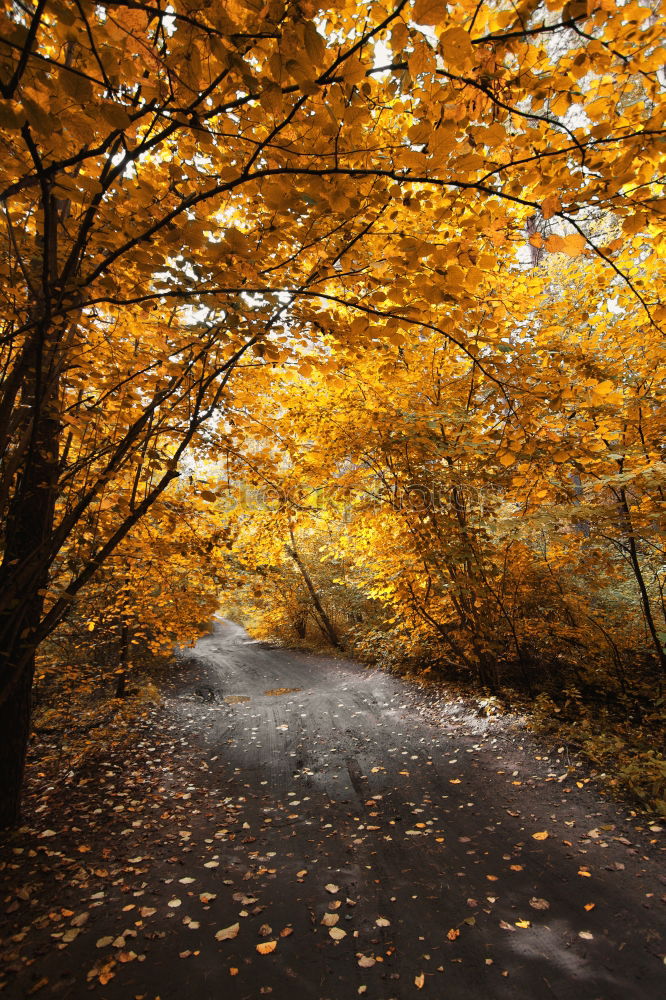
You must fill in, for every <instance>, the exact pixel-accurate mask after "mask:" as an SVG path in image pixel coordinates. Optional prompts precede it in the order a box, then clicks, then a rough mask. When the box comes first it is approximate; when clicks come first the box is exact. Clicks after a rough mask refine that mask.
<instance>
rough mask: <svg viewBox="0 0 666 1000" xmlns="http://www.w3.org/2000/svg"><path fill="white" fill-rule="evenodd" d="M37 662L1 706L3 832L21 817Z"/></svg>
mask: <svg viewBox="0 0 666 1000" xmlns="http://www.w3.org/2000/svg"><path fill="white" fill-rule="evenodd" d="M33 673H34V659H33V660H32V661H31V662H30V665H29V667H28V668H27V669H25V670H24V671H23V673H22V675H21V678H20V680H19V682H18V683H17V684H16V685H15V687H14V690H13V692H12V696H11V698H8V699H7V700H6V701H5V702H3V703H2V704H0V732H1V733H2V744H1V746H2V749H1V750H0V789H1V790H2V791H1V793H0V830H4V829H7V828H8V827H12V826H15V825H16V824H17V822H18V820H19V816H20V806H21V790H22V787H23V772H24V769H25V758H26V753H27V750H28V739H29V736H30V716H31V707H32V706H31V700H32V678H33Z"/></svg>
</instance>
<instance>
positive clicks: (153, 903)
mask: <svg viewBox="0 0 666 1000" xmlns="http://www.w3.org/2000/svg"><path fill="white" fill-rule="evenodd" d="M188 664H189V665H188V667H187V668H186V669H184V670H183V672H182V678H181V680H180V681H179V682H178V685H177V686H176V688H175V689H174V691H173V692H172V696H171V697H170V699H169V701H168V703H167V711H168V715H167V716H165V717H164V721H163V726H164V729H165V732H167V731H168V732H171V733H177V734H178V741H179V746H180V750H181V755H182V754H183V753H184V754H185V758H184V759H185V760H186V761H187V760H188V755H192V759H193V760H194V756H195V755H196V759H197V761H198V762H199V763H198V764H197V766H196V769H194V768H193V771H192V774H191V775H190V777H189V780H190V785H189V786H188V787H189V789H190V790H189V791H188V792H185V793H182V792H179V793H178V794H179V795H180V796H181V801H182V795H183V794H184V796H185V803H184V808H185V813H184V814H182V815H181V819H180V826H181V829H180V830H179V829H174V828H173V827H172V826H167V824H166V821H163V822H162V827H160V825H159V822H157V821H155V822H153V823H152V824H151V823H145V822H144V824H143V828H144V829H146V830H149V831H150V840H149V843H150V845H151V847H150V852H151V864H150V866H149V870H148V869H145V868H144V869H141V871H144V872H145V871H147V872H148V873H147V874H143V876H142V877H143V882H142V883H141V881H140V880H139V881H137V879H136V878H134V876H133V875H132V876H130V875H124V876H121V882H122V879H123V878H124V879H125V882H126V883H127V884H126V885H125V888H124V889H123V886H122V885H121V886H120V888H118V886H117V884H116V882H115V881H114V882H113V886H114V887H115V888H112V889H109V890H107V894H106V897H105V899H104V906H100V907H98V908H96V909H92V910H90V911H89V912H90V914H91V916H90V919H88V918H87V924H86V933H85V934H81V935H79V936H77V939H76V941H74V942H73V943H72V944H71V945H70V946H69V948H67V949H65V950H63V951H61V952H59V953H55V954H54V953H51V952H49V951H48V948H45V949H44V950H43V951H42V953H41V954H39V955H38V956H37V957H36V959H35V960H34V961H33V963H32V964H31V965H30V966H29V968H26V969H24V970H22V971H21V972H20V973H19V975H18V977H17V978H14V979H10V980H9V986H8V989H11V990H13V991H16V990H17V987H18V990H19V991H18V992H14V995H16V996H27V995H28V994H29V986H30V983H32V984H33V985H34V982H35V980H36V979H37V978H38V977H39V975H40V974H42V973H44V977H45V978H47V979H48V985H46V986H45V989H46V990H50V989H53V992H54V993H57V995H60V996H64V997H74V998H78V997H80V996H82V995H85V992H86V990H87V989H88V988H91V989H92V988H94V989H95V991H96V995H97V996H100V997H102V998H105V1000H116V998H121V997H122V998H131V997H145V998H150V1000H152V998H155V997H160V998H161V1000H176V998H178V1000H182V997H183V996H184V995H187V996H191V997H193V998H197V1000H209V998H210V1000H213V998H214V1000H220V998H222V997H226V998H231V1000H244V998H248V1000H255V998H258V997H260V996H264V995H270V996H272V997H273V998H274V1000H293V998H294V997H298V1000H351V998H353V997H357V996H365V997H367V998H368V1000H392V998H393V1000H407V998H412V997H418V996H423V997H427V996H430V997H436V998H442V1000H444V998H446V1000H476V998H493V1000H494V998H497V1000H504V998H511V1000H517V998H520V1000H533V998H558V1000H652V998H655V1000H656V998H658V997H659V998H660V997H662V996H663V995H665V994H666V975H665V972H666V969H665V966H664V963H663V956H664V953H665V952H666V944H665V942H664V930H665V925H664V917H663V894H664V892H665V891H666V890H665V887H664V882H665V881H666V880H665V879H664V875H663V873H664V867H663V856H664V855H663V842H662V841H661V839H660V838H661V837H662V833H661V831H660V824H658V823H652V824H651V823H650V821H649V820H648V821H646V820H642V821H641V820H640V819H639V820H630V819H629V818H627V815H626V813H623V811H622V810H621V809H619V808H617V807H616V806H614V805H613V804H611V803H608V802H606V801H604V800H602V799H600V798H599V797H598V795H597V793H596V791H595V789H594V788H593V787H592V785H591V784H586V783H585V782H584V781H583V780H582V771H580V770H578V771H577V770H576V769H575V768H574V769H572V770H571V771H569V770H568V768H567V764H568V760H567V759H566V755H565V753H564V752H563V753H561V754H560V756H557V754H553V755H551V756H550V757H548V756H547V755H546V754H545V753H544V752H543V750H539V748H538V746H537V744H535V743H534V742H533V741H532V739H531V738H530V737H529V736H528V735H527V734H525V733H524V731H522V730H521V729H520V728H519V727H516V726H514V725H511V724H510V723H509V722H507V721H506V720H501V719H500V720H496V719H491V720H485V719H481V718H479V717H477V716H475V715H474V714H473V713H469V712H468V713H458V714H456V713H455V712H453V711H452V710H448V711H445V712H444V713H443V716H442V719H441V721H440V722H439V723H435V722H433V721H432V719H431V720H430V721H429V720H428V718H426V717H424V715H423V714H422V713H420V712H419V711H418V701H419V698H420V697H421V696H420V695H419V694H418V692H414V691H412V690H410V689H409V688H408V687H407V686H406V685H405V684H403V683H402V682H400V681H398V680H396V679H394V678H391V677H389V676H387V675H386V674H383V673H381V672H379V671H375V670H367V669H365V668H363V667H361V666H359V665H357V664H354V663H350V662H347V661H344V660H331V659H324V658H322V657H314V656H307V655H304V654H299V653H295V652H290V651H285V650H277V649H274V648H271V647H269V646H266V645H264V644H261V643H257V642H253V641H252V640H250V639H249V638H248V636H247V635H246V633H245V632H244V631H243V630H242V629H241V628H239V627H238V626H236V625H233V624H231V623H228V622H222V623H219V624H218V625H217V626H216V628H215V631H214V633H213V634H211V635H210V636H209V637H206V638H204V639H203V640H201V641H200V642H199V644H198V646H197V648H196V651H195V653H194V655H193V656H191V657H189V660H188ZM431 715H432V713H431ZM180 759H181V767H182V760H183V758H182V756H181V758H180ZM185 766H186V765H185ZM164 780H165V779H164V777H163V775H161V774H159V773H158V772H157V771H156V772H155V782H156V783H157V784H159V782H160V781H161V782H164ZM203 786H205V795H206V799H205V802H203V804H202V803H201V802H200V801H199V800H198V799H197V790H200V789H201V788H202V787H203ZM163 788H164V785H163V784H162V785H161V786H160V790H163ZM190 795H191V796H192V798H191V800H190V799H189V796H190ZM190 801H191V809H189V811H188V803H189V802H190ZM637 827H638V828H637ZM650 827H652V829H650ZM129 831H130V834H131V827H130V828H129ZM123 832H124V833H125V834H127V830H125V831H123ZM146 836H148V834H146ZM143 843H144V852H146V853H147V852H148V848H147V847H146V846H145V845H146V843H147V841H144V842H143ZM137 849H138V848H137V846H131V847H128V848H127V852H126V853H127V854H129V851H130V850H137ZM95 850H99V847H96V848H95ZM660 858H661V863H660ZM130 860H132V859H130ZM134 860H136V859H134ZM140 860H141V857H140V856H139V861H140ZM144 863H145V864H147V862H146V861H145V859H144ZM90 870H93V869H92V867H91V868H90ZM130 870H132V869H131V866H130ZM91 878H92V876H91ZM85 886H86V888H87V891H88V894H89V898H93V897H92V896H90V892H89V890H90V889H91V888H94V886H93V885H92V884H91V882H90V881H88V882H87V883H85ZM137 887H138V888H137ZM122 892H125V896H124V897H123V896H122ZM114 893H115V896H114ZM81 894H82V899H83V895H85V893H83V890H81ZM93 895H94V894H93ZM135 897H136V898H135ZM116 899H117V901H118V903H121V902H122V901H123V899H125V901H126V900H129V901H130V903H129V905H128V907H126V909H127V911H128V912H127V915H122V913H121V914H120V915H119V913H118V907H117V906H115V900H116ZM147 902H149V903H150V907H149V909H150V910H151V911H152V912H151V913H150V914H149V915H148V916H147V917H144V916H143V910H141V914H140V915H139V910H138V909H133V907H135V906H136V907H139V906H143V905H144V904H146V903H147ZM69 905H70V907H71V910H72V911H75V909H76V906H75V904H72V903H71V900H70V903H69ZM81 905H85V904H84V903H82V904H81ZM120 909H121V910H122V908H120ZM68 912H69V911H68ZM146 912H147V911H146ZM112 915H113V920H112ZM137 917H138V919H136V921H135V922H134V923H131V922H130V919H131V920H132V921H134V920H135V918H137ZM105 920H106V921H107V923H108V924H109V926H107V924H106V923H105ZM123 920H124V922H125V923H126V924H127V930H128V935H129V936H128V937H127V938H126V939H123V944H122V945H120V944H118V941H115V942H114V943H113V944H111V943H110V941H109V940H107V938H105V937H104V935H105V934H106V935H107V937H108V938H111V937H112V936H113V935H121V934H122V931H123V926H122V922H123ZM119 921H120V922H119ZM132 927H133V928H134V930H133V931H132V930H131V928H132ZM220 931H222V932H223V933H222V934H221V935H220V934H219V932H220ZM216 934H217V935H218V938H220V937H221V940H219V939H216ZM100 938H101V939H102V940H103V941H106V951H104V947H105V946H102V948H101V951H100V949H99V948H98V949H97V953H96V952H95V947H96V942H97V943H98V942H99V940H100ZM258 946H259V947H258ZM114 948H115V951H114V950H113V949H114ZM123 948H124V949H125V952H126V953H127V949H129V950H130V951H131V952H132V955H133V956H134V957H133V958H130V959H129V960H127V961H125V960H124V959H122V958H120V957H119V954H120V952H119V949H121V950H122V949H123ZM101 952H103V953H104V955H108V956H111V958H110V964H109V965H108V966H106V967H105V966H103V964H102V968H108V970H109V978H108V979H106V976H105V975H102V976H101V978H100V977H99V968H100V962H101V957H100V958H98V961H97V966H95V969H96V972H95V974H94V975H92V976H91V975H90V972H89V967H90V964H91V961H93V960H94V959H95V957H96V954H97V955H98V956H99V955H100V954H101ZM262 952H265V953H262ZM114 955H115V958H114V957H113V956H114ZM77 969H78V972H77ZM86 969H88V974H87V975H86ZM58 976H59V977H60V982H61V986H60V987H59V988H58V989H55V988H54V987H53V983H54V982H55V981H56V980H57V979H58ZM105 980H106V981H105Z"/></svg>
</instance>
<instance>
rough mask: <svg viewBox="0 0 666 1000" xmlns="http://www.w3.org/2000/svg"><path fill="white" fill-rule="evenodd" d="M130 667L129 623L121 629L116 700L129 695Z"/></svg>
mask: <svg viewBox="0 0 666 1000" xmlns="http://www.w3.org/2000/svg"><path fill="white" fill-rule="evenodd" d="M128 666H129V628H128V626H127V622H123V624H122V625H121V627H120V666H119V667H118V670H117V671H116V692H115V697H116V698H124V697H125V695H126V694H127V668H128Z"/></svg>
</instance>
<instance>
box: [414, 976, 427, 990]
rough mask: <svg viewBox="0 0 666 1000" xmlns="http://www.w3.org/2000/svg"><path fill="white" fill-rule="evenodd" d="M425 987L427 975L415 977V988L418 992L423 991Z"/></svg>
mask: <svg viewBox="0 0 666 1000" xmlns="http://www.w3.org/2000/svg"><path fill="white" fill-rule="evenodd" d="M424 985H425V975H424V974H423V973H422V972H421V973H420V974H419V975H418V976H414V986H416V988H417V990H422V989H423V987H424Z"/></svg>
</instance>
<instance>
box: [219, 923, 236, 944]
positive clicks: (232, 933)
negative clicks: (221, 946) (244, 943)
mask: <svg viewBox="0 0 666 1000" xmlns="http://www.w3.org/2000/svg"><path fill="white" fill-rule="evenodd" d="M239 930H240V924H231V925H230V926H229V927H223V928H222V930H219V931H216V933H215V940H216V941H229V940H230V939H231V938H235V937H237V935H238V932H239Z"/></svg>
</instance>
